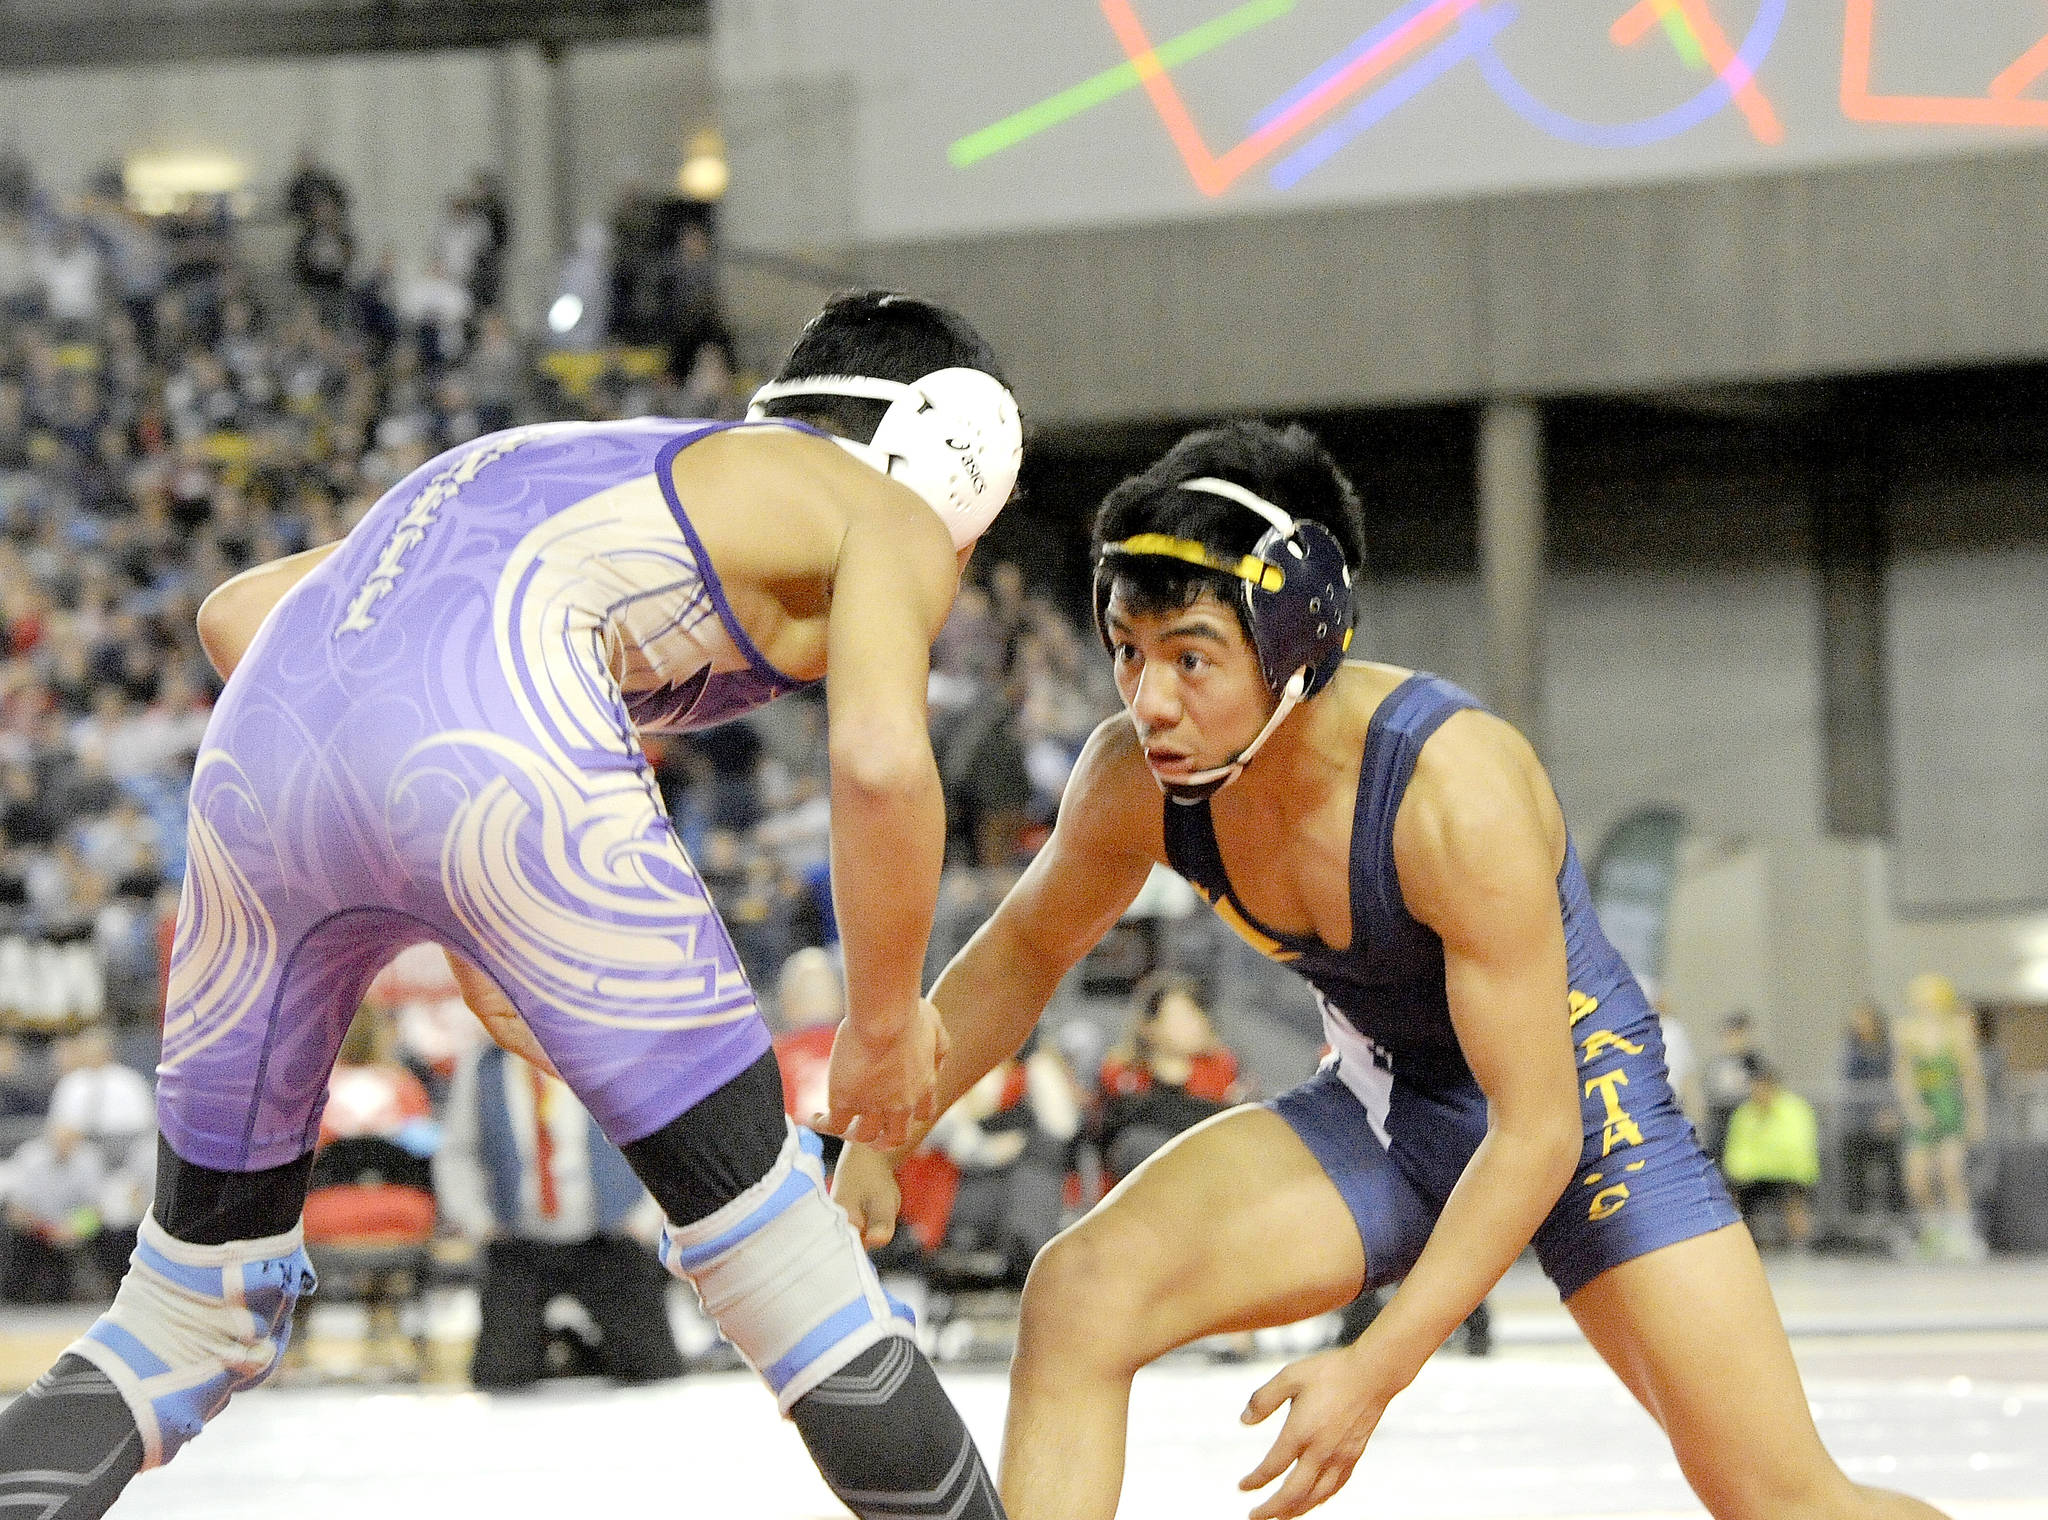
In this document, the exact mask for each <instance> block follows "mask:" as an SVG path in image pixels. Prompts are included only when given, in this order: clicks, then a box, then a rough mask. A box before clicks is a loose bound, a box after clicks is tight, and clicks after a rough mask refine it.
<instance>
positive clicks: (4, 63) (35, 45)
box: [0, 0, 710, 70]
mask: <svg viewBox="0 0 2048 1520" xmlns="http://www.w3.org/2000/svg"><path fill="white" fill-rule="evenodd" d="M80 10H83V14H81V13H80V11H79V10H73V11H72V13H71V14H69V15H59V14H52V15H50V16H47V17H45V16H24V15H22V14H21V13H20V8H19V7H18V6H12V5H7V4H4V3H0V70H6V69H16V70H18V69H50V68H66V67H102V68H104V67H118V66H121V65H124V64H143V63H198V62H210V61H214V60H219V59H228V58H277V57H290V56H300V57H303V56H309V55H320V54H333V53H388V52H428V51H435V50H439V49H443V48H472V47H498V46H502V45H504V44H508V43H520V42H527V43H540V44H542V45H543V46H548V47H557V48H561V47H571V46H575V45H577V44H579V43H591V42H622V41H634V40H639V39H644V38H653V37H693V36H703V35H705V34H706V33H708V32H709V30H710V6H709V3H708V0H410V3H407V0H363V3H359V4H355V5H349V4H344V3H326V4H321V3H314V4H308V5H293V6H284V5H275V4H273V5H260V4H237V3H232V0H231V3H225V4H222V5H219V6H209V7H204V8H201V9H198V10H196V11H188V12H186V13H185V14H182V15H169V14H161V13H157V14H137V13H136V12H135V11H134V10H133V9H132V8H130V7H128V6H110V7H106V8H90V9H86V8H80Z"/></svg>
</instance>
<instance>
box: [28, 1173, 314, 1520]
mask: <svg viewBox="0 0 2048 1520" xmlns="http://www.w3.org/2000/svg"><path fill="white" fill-rule="evenodd" d="M310 1160H311V1158H310V1157H306V1158H302V1159H301V1160H298V1161H293V1162H289V1163H287V1164H285V1165H284V1166H281V1167H274V1168H272V1169H270V1170H269V1171H264V1172H247V1173H237V1172H216V1171H213V1170H211V1169H210V1168H206V1167H200V1166H195V1165H193V1164H192V1163H190V1162H188V1161H185V1160H184V1159H183V1158H181V1157H180V1156H178V1155H177V1153H176V1152H174V1151H172V1150H171V1149H170V1147H169V1146H168V1144H162V1143H160V1146H159V1152H158V1162H157V1194H156V1203H155V1207H154V1208H153V1209H152V1211H151V1215H150V1217H149V1218H148V1219H146V1220H144V1221H143V1224H142V1227H141V1230H140V1232H139V1234H140V1239H139V1241H138V1243H137V1246H136V1249H135V1255H134V1257H133V1258H132V1260H131V1261H130V1263H129V1270H128V1275H127V1276H126V1277H125V1278H123V1279H122V1282H121V1287H120V1291H119V1292H118V1293H117V1294H116V1295H115V1298H114V1303H113V1306H112V1307H111V1308H110V1309H109V1310H108V1311H107V1313H106V1314H104V1315H102V1316H101V1317H100V1318H99V1320H98V1321H96V1322H95V1323H94V1324H93V1326H92V1328H91V1329H89V1330H88V1331H87V1332H86V1333H85V1335H84V1336H83V1337H81V1338H80V1339H79V1340H78V1341H76V1342H75V1343H73V1345H72V1346H71V1347H70V1348H69V1349H68V1350H67V1351H66V1352H65V1354H64V1355H63V1356H62V1357H60V1358H59V1359H58V1360H57V1363H56V1365H55V1366H54V1367H52V1368H51V1369H50V1370H49V1371H48V1372H47V1373H45V1374H44V1375H43V1376H42V1378H40V1379H39V1380H38V1381H37V1382H36V1384H35V1386H34V1387H33V1388H31V1389H30V1390H29V1391H28V1392H27V1393H25V1394H23V1395H22V1396H21V1397H20V1398H18V1399H16V1400H15V1401H14V1403H13V1404H11V1405H9V1406H8V1408H7V1409H6V1410H5V1411H4V1412H0V1508H9V1507H32V1508H33V1509H34V1510H35V1512H36V1513H37V1514H39V1515H41V1516H42V1517H44V1520H97V1517H98V1516H100V1515H103V1514H105V1513H106V1511H107V1509H108V1507H109V1506H111V1505H112V1504H113V1502H114V1501H115V1499H117V1498H118V1497H119V1496H120V1493H121V1490H122V1489H123V1488H125V1487H126V1486H127V1483H128V1481H129V1479H131V1478H133V1477H134V1476H135V1474H136V1473H137V1472H140V1471H142V1470H144V1469H146V1468H150V1467H157V1466H161V1465H162V1464H163V1463H165V1462H168V1461H169V1460H170V1459H171V1458H172V1457H173V1456H175V1455H176V1454H177V1452H178V1451H179V1449H180V1448H182V1447H183V1445H184V1444H185V1442H187V1441H189V1440H190V1439H191V1438H192V1437H193V1436H194V1435H196V1434H198V1432H199V1428H200V1427H201V1425H203V1424H204V1423H205V1422H206V1421H207V1420H210V1419H212V1418H213V1416H214V1415H216V1414H218V1413H219V1412H220V1410H221V1409H222V1408H224V1407H225V1406H226V1404H227V1402H228V1399H229V1397H230V1396H231V1395H233V1394H235V1393H237V1392H240V1391H241V1390H242V1389H244V1388H249V1387H252V1386H254V1385H255V1384H257V1383H259V1382H261V1381H262V1380H263V1379H264V1378H266V1377H268V1376H269V1375H270V1373H271V1371H272V1370H273V1369H274V1368H275V1367H276V1365H277V1363H278V1361H279V1360H280V1359H281V1358H282V1356H283V1354H284V1347H285V1343H286V1342H287V1341H288V1340H289V1338H290V1335H291V1320H292V1311H293V1309H294V1308H295V1307H296V1305H297V1302H298V1299H299V1296H300V1294H302V1293H304V1292H307V1291H310V1289H311V1287H312V1276H313V1274H312V1269H311V1267H310V1266H308V1264H307V1262H306V1257H305V1252H304V1250H303V1249H302V1248H301V1247H300V1244H299V1239H298V1233H297V1232H298V1224H297V1221H298V1216H299V1212H300V1210H301V1208H302V1207H303V1204H304V1199H305V1191H306V1174H307V1169H308V1166H309V1164H310ZM159 1220H162V1221H163V1223H159ZM280 1221H282V1227H281V1228H279V1227H278V1226H279V1225H280ZM31 1501H33V1504H31Z"/></svg>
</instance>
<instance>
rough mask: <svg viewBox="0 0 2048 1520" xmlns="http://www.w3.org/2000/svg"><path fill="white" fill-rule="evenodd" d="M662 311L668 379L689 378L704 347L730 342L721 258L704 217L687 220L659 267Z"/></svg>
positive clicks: (678, 231) (679, 229)
mask: <svg viewBox="0 0 2048 1520" xmlns="http://www.w3.org/2000/svg"><path fill="white" fill-rule="evenodd" d="M661 310H662V313H663V316H664V319H665V321H666V323H667V330H666V331H665V332H664V333H663V334H662V339H663V342H664V344H665V345H666V347H667V349H668V356H669V358H668V367H669V373H670V374H671V375H672V376H674V377H675V378H676V379H678V380H681V379H683V378H684V377H685V376H687V375H688V374H689V373H690V367H691V365H692V364H693V363H694V362H695V360H696V358H697V353H698V350H699V349H700V348H701V347H702V346H703V345H704V344H706V343H726V344H730V343H731V341H732V339H731V336H730V334H729V331H728V329H727V327H726V321H725V300H724V297H723V295H722V294H721V293H720V291H719V273H718V252H717V248H716V245H715V244H714V243H713V242H712V239H711V228H710V227H709V226H708V225H706V223H705V222H704V220H703V219H702V218H701V217H695V216H693V217H688V218H686V219H685V220H684V221H683V223H682V225H681V226H680V227H678V228H677V229H676V235H675V241H674V243H673V244H672V245H671V246H670V248H669V250H668V256H667V257H666V258H665V259H664V260H663V262H662V266H661Z"/></svg>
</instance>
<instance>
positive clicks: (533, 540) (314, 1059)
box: [158, 420, 798, 1171]
mask: <svg viewBox="0 0 2048 1520" xmlns="http://www.w3.org/2000/svg"><path fill="white" fill-rule="evenodd" d="M718 426H719V425H717V424H707V423H698V422H671V421H660V420H641V421H635V422H623V423H600V424H583V423H556V424H546V425H542V426H537V427H527V428H517V429H514V430H512V431H509V432H504V433H496V434H492V435H491V436H489V437H485V438H480V439H477V440H476V441H474V442H472V443H468V444H464V445H462V446H461V447H459V448H457V449H453V450H451V451H449V452H448V453H446V454H443V455H441V456H440V457H439V458H437V459H434V460H432V461H430V462H429V463H427V464H425V465H423V466H421V467H420V468H419V469H417V470H415V471H414V472H413V473H412V474H411V475H409V476H407V477H406V478H405V479H404V480H402V481H400V482H399V483H398V484H397V485H396V486H395V487H393V488H392V489H391V490H390V491H389V492H388V493H386V495H385V496H384V498H383V499H382V500H381V501H379V502H378V503H377V505H376V506H375V507H374V508H373V509H371V511H370V512H369V514H368V515H367V516H366V517H364V519H363V521H362V522H361V523H360V524H359V525H358V526H357V527H356V529H355V530H354V531H353V532H352V533H350V535H349V536H348V539H347V540H346V541H345V542H344V543H343V545H342V546H341V548H340V549H339V550H337V551H336V552H335V554H334V555H333V556H332V557H330V558H329V559H328V560H327V561H326V562H325V563H324V564H322V565H321V566H320V567H319V568H318V569H316V570H315V571H313V573H312V574H310V575H308V576H307V577H306V578H305V580H304V581H302V582H301V583H300V584H299V585H298V586H296V587H295V588H293V590H292V591H291V592H290V593H289V594H287V595H286V597H285V598H284V599H283V601H281V602H280V603H279V604H278V606H277V608H276V609H275V610H274V611H273V612H272V613H271V615H270V616H269V618H268V619H267V620H266V621H265V623H264V624H263V627H262V629H261V631H260V632H259V634H258V635H257V637H256V640H255V643H254V644H253V646H252V647H251V648H250V650H249V653H248V656H247V658H246V659H245V660H244V661H243V662H242V664H241V666H240V668H239V669H237V670H236V672H235V674H234V677H233V679H232V680H230V681H229V682H228V685H227V690H226V691H225V692H224V693H223V694H222V697H221V700H220V704H219V706H218V707H217V708H216V709H215V710H214V714H213V720H212V722H211V724H209V726H208V728H207V731H206V741H205V744H204V747H203V748H202V749H201V751H200V754H199V758H198V762H197V765H196V766H195V768H194V773H193V779H192V803H191V822H190V831H189V847H190V866H189V868H188V870H187V872H186V876H185V887H184V898H183V901H182V903H181V905H180V907H179V912H178V930H177V944H176V949H175V951H174V953H173V956H172V961H171V973H170V991H169V999H168V1006H167V1008H166V1010H165V1018H164V1044H163V1063H162V1066H161V1067H160V1069H159V1079H160V1080H159V1085H158V1105H159V1108H160V1111H161V1118H162V1126H163V1133H164V1136H165V1138H166V1139H167V1140H168V1141H169V1142H170V1144H171V1146H172V1148H173V1149H175V1150H176V1151H177V1153H178V1154H179V1155H180V1156H183V1157H184V1158H185V1159H187V1160H188V1161H193V1162H197V1163H199V1164H200V1165H202V1166H207V1167H212V1168H214V1169H216V1170H223V1171H257V1170H263V1169H266V1168H269V1167H273V1166H278V1165H281V1164H283V1163H285V1162H287V1161H291V1160H293V1159H294V1158H296V1157H298V1156H301V1155H303V1154H304V1153H305V1152H306V1151H308V1150H310V1149H311V1148H312V1145H313V1141H314V1137H315V1134H316V1133H317V1130H318V1127H319V1122H320V1110H321V1107H322V1105H323V1103H324V1100H325V1095H326V1086H327V1076H328V1072H329V1069H330V1068H331V1067H332V1065H333V1063H334V1058H335V1052H336V1050H337V1049H338V1047H339V1045H340V1042H341V1038H342V1035H343V1033H344V1032H345V1031H346V1029H347V1028H348V1024H349V1021H350V1019H351V1018H352V1017H353V1015H354V1013H355V1011H356V1005H357V1003H358V1001H359V1000H360V999H361V997H362V995H363V992H364V990H365V989H366V988H367V987H368V985H369V982H370V979H371V977H372V976H374V975H375V973H376V972H377V971H378V970H379V968H381V967H382V966H383V965H384V964H385V963H386V962H388V961H389V960H390V959H391V957H392V956H393V955H395V954H396V953H397V952H398V951H399V950H401V949H403V948H404V947H405V946H407V945H409V944H413V943H417V942H418V941H420V940H426V939H431V940H436V941H439V942H440V943H441V944H444V945H446V946H448V947H450V948H452V949H454V950H457V951H459V952H460V953H461V954H463V955H465V956H467V957H468V958H469V959H470V960H471V961H473V962H475V963H476V964H477V965H478V966H480V967H482V968H483V969H484V970H485V971H487V972H488V973H490V975H491V976H492V977H494V978H495V979H496V981H497V983H498V985H499V986H500V987H501V988H503V989H504V991H505V993H506V994H507V995H508V996H509V997H510V998H511V1000H512V1002H513V1003H514V1005H516V1006H517V1008H518V1009H519V1012H520V1013H521V1015H522V1016H524V1018H525V1019H526V1021H527V1023H528V1024H530V1025H531V1026H532V1028H533V1031H534V1033H535V1034H536V1035H537V1036H538V1037H539V1039H540V1041H541V1043H542V1045H544V1046H545V1047H546V1049H547V1052H548V1054H549V1056H550V1057H551V1058H552V1059H553V1060H554V1062H555V1064H556V1065H557V1066H558V1067H559V1068H560V1069H561V1072H562V1075H563V1076H564V1077H566V1078H567V1079H568V1081H569V1083H570V1085H571V1086H572V1087H574V1088H575V1090H576V1092H577V1095H578V1096H579V1097H581V1098H582V1099H583V1101H584V1103H585V1104H586V1105H588V1107H589V1108H590V1111H591V1112H592V1113H593V1114H594V1115H596V1117H597V1119H598V1121H599V1122H600V1123H601V1124H602V1125H603V1126H604V1129H605V1132H606V1133H607V1134H608V1135H610V1136H611V1138H612V1139H613V1140H614V1141H616V1142H620V1143H624V1142H627V1141H631V1140H636V1139H639V1138H640V1137H642V1136H644V1135H647V1134H650V1133H652V1132H653V1131H654V1130H656V1129H659V1128H660V1127H661V1126H662V1125H663V1124H666V1123H667V1122H668V1121H669V1120H670V1119H672V1118H674V1117H675V1116H676V1115H677V1114H679V1113H681V1112H682V1111H683V1110H684V1109H686V1108H688V1107H690V1106H691V1105H692V1104H694V1103H695V1102H697V1101H698V1100H699V1099H700V1098H702V1097H704V1096H705V1095H706V1094H707V1093H709V1092H711V1091H713V1090H714V1089H716V1088H718V1087H720V1086H722V1085H723V1084H724V1083H725V1082H727V1081H728V1080H730V1079H731V1078H732V1077H733V1076H735V1075H737V1074H738V1073H739V1072H740V1071H742V1070H744V1069H745V1068H746V1067H747V1066H748V1065H749V1064H751V1063H752V1062H753V1061H755V1060H756V1059H758V1058H759V1057H760V1055H761V1054H762V1052H764V1051H765V1050H767V1048H768V1034H767V1031H766V1029H765V1028H764V1027H763V1025H762V1022H761V1018H760V1014H759V1012H758V1011H757V1009H756V1008H755V1005H754V995H753V992H752V990H751V989H750V987H749V986H748V983H747V978H746V974H745V973H744V972H743V971H742V970H741V968H740V963H739V959H738V957H737V956H736V955H735V954H734V952H733V948H732V942H731V940H730V939H729V938H728V937H727V935H726V932H725V927H724V925H723V924H721V923H720V922H719V919H718V915H717V913H716V912H715V911H714V909H713V907H712V904H711V902H710V899H709V898H708V897H707V896H706V895H705V891H704V885H703V882H702V881H701V880H700V879H699V878H698V875H697V873H696V870H695V869H694V868H693V867H692V865H691V863H690V861H689V859H688V857H687V856H685V855H684V853H683V850H682V847H681V845H680V844H679V843H678V842H677V840H676V837H675V833H674V831H673V830H672V829H671V828H670V827H669V823H668V819H667V816H666V815H665V814H664V812H663V811H662V807H661V802H660V798H659V796H658V794H657V792H656V790H655V785H654V778H653V773H652V770H651V768H650V767H649V765H648V763H647V760H646V758H645V756H644V755H643V754H642V753H641V749H640V745H639V743H638V740H637V737H636V735H637V733H639V732H646V731H651V730H659V729H670V730H676V729H690V728H699V727H703V726H705V725H707V724H709V723H714V722H717V721H719V720H721V719H724V718H729V717H732V716H734V715H736V714H738V713H742V712H746V711H748V710H750V709H752V708H754V707H758V706H760V705H761V704H763V703H765V702H768V701H771V700H773V699H774V698H775V697H777V696H780V695H782V694H783V693H785V692H788V691H791V690H793V689H794V688H795V687H796V685H797V684H798V683H797V682H795V681H794V680H791V679H790V678H788V677H786V676H784V675H782V674H781V673H780V672H779V671H776V670H775V669H773V668H772V667H771V666H770V665H769V664H768V663H767V662H766V660H765V659H763V658H762V656H761V654H760V652H759V651H758V650H757V649H755V647H754V645H753V644H752V643H751V642H750V641H749V639H748V638H747V635H746V634H745V633H744V632H743V631H742V630H741V628H740V627H739V624H738V623H737V622H736V621H735V620H734V618H733V616H732V612H731V609H730V607H729V606H728V605H727V603H726V599H725V595H724V592H723V591H722V590H721V589H720V586H719V583H718V577H717V574H716V572H715V571H714V570H713V568H712V566H711V565H710V563H709V562H708V561H707V560H706V558H705V556H704V554H703V551H702V546H701V544H700V543H699V541H698V539H697V535H696V533H695V531H694V530H693V529H692V528H691V526H690V522H689V518H688V516H687V515H686V512H685V504H684V503H683V502H680V501H678V500H677V499H676V494H675V486H674V483H673V480H672V477H671V473H670V469H669V466H670V463H671V461H672V460H673V458H674V456H675V454H676V453H677V452H678V451H679V450H681V449H683V448H685V447H687V446H688V445H689V444H691V443H693V442H695V441H696V440H697V439H699V438H702V437H704V436H706V435H707V434H708V433H710V432H713V431H716V430H717V428H718ZM615 672H618V674H615Z"/></svg>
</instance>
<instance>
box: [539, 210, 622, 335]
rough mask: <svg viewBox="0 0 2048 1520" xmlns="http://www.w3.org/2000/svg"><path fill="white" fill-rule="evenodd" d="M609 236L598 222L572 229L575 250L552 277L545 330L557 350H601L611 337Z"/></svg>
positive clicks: (607, 230) (610, 252) (608, 230)
mask: <svg viewBox="0 0 2048 1520" xmlns="http://www.w3.org/2000/svg"><path fill="white" fill-rule="evenodd" d="M612 286H613V280H612V234H611V229H610V228H609V227H607V226H605V224H604V223H602V222H585V223H584V224H583V225H582V226H580V227H578V228H577V229H576V247H575V249H574V251H573V252H571V253H570V254H569V256H568V257H567V258H565V259H563V260H562V267H561V271H560V273H558V274H557V275H556V276H555V294H554V297H553V300H554V301H555V302H556V303H561V302H569V303H571V304H568V305H559V304H557V305H554V306H551V307H550V309H549V327H550V329H551V330H552V334H553V342H554V344H555V346H556V347H557V348H566V349H576V350H579V351H586V352H587V351H588V350H591V349H595V348H602V347H603V346H604V344H605V343H606V342H607V341H609V339H610V338H611V336H612V331H611V310H612Z"/></svg>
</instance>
